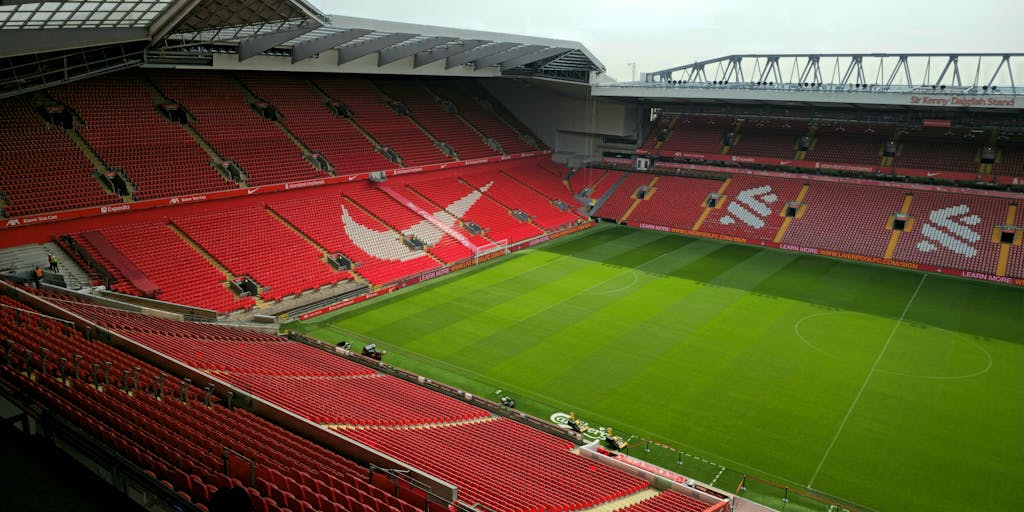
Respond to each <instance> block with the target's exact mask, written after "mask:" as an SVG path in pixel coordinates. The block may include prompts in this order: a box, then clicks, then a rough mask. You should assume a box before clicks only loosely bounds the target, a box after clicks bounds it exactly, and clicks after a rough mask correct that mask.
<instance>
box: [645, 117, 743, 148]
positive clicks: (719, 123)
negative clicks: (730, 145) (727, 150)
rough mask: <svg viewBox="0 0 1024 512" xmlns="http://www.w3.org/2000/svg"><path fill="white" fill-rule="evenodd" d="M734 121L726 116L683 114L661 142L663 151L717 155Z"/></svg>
mask: <svg viewBox="0 0 1024 512" xmlns="http://www.w3.org/2000/svg"><path fill="white" fill-rule="evenodd" d="M732 122H733V121H732V120H731V119H728V118H724V117H707V118H705V117H695V116H681V117H680V118H679V120H677V121H676V124H675V126H674V127H673V128H672V131H671V133H670V135H669V137H668V139H666V140H665V142H663V143H662V144H661V151H683V152H690V153H707V154H712V155H717V154H719V153H721V152H722V146H723V145H724V143H723V142H722V139H723V136H724V135H725V134H726V133H728V132H729V131H731V130H732V129H733V128H732Z"/></svg>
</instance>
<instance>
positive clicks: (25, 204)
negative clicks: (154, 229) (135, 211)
mask: <svg viewBox="0 0 1024 512" xmlns="http://www.w3.org/2000/svg"><path fill="white" fill-rule="evenodd" d="M0 126H2V127H3V129H0V192H2V193H3V198H4V199H5V200H6V202H7V206H5V207H3V208H2V210H3V211H2V212H0V213H2V214H3V215H5V216H7V217H15V216H20V215H30V214H34V213H42V212H53V211H58V210H72V209H75V208H84V207H87V206H98V205H101V204H112V203H119V202H121V198H120V197H118V196H116V195H114V194H110V193H108V192H106V191H105V190H103V188H102V187H101V186H100V184H99V182H98V181H96V179H95V178H93V175H92V174H93V171H94V168H93V166H92V163H90V162H89V160H88V159H87V158H86V157H85V155H84V154H82V152H81V151H80V150H79V149H78V148H77V147H76V146H75V144H74V142H72V140H71V139H70V138H69V137H68V136H67V134H65V133H64V131H63V130H62V129H61V128H58V127H56V126H52V125H49V124H47V123H45V122H44V121H43V120H42V119H41V118H40V117H39V116H38V115H37V114H36V113H35V112H33V104H32V102H31V100H30V98H29V97H28V95H22V96H16V97H14V98H7V99H4V100H0Z"/></svg>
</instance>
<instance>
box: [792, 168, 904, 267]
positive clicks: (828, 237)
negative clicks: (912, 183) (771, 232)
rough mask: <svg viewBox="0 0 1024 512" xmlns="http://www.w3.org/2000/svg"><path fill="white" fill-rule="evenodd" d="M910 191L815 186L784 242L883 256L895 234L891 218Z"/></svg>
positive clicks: (849, 186)
mask: <svg viewBox="0 0 1024 512" xmlns="http://www.w3.org/2000/svg"><path fill="white" fill-rule="evenodd" d="M905 196H906V191H905V190H901V189H895V188H880V187H863V186H858V185H843V184H839V183H814V184H813V185H812V186H811V187H810V189H808V191H807V195H806V196H805V197H804V200H803V203H804V204H806V205H807V206H806V209H805V210H804V215H803V217H801V218H798V219H794V220H793V222H792V224H790V226H789V229H788V230H786V234H785V236H784V237H783V238H782V242H784V243H787V244H793V245H799V246H802V247H815V248H818V249H831V250H834V251H840V252H848V253H852V254H862V255H865V256H874V257H882V256H883V255H884V253H885V248H886V245H887V244H888V242H889V238H890V236H891V235H892V231H889V230H888V229H886V227H887V223H888V222H889V217H890V216H891V215H893V214H895V213H897V212H899V211H900V206H901V203H902V202H903V198H904V197H905Z"/></svg>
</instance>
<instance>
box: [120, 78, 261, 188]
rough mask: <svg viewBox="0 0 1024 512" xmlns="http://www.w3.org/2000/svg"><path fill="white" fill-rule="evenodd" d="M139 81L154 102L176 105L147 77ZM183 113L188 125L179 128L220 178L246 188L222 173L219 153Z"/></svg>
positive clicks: (190, 116) (242, 183) (189, 114)
mask: <svg viewBox="0 0 1024 512" xmlns="http://www.w3.org/2000/svg"><path fill="white" fill-rule="evenodd" d="M139 79H140V81H141V82H142V84H143V85H144V86H145V87H146V90H147V91H149V94H150V97H152V98H154V100H156V99H160V100H161V101H165V102H169V103H178V102H177V101H175V100H173V99H171V98H170V97H168V96H167V95H166V94H164V92H163V90H161V89H160V87H159V86H158V85H156V83H155V82H153V80H152V79H151V78H150V77H149V75H145V74H143V75H140V78H139ZM179 105H180V103H179ZM182 108H184V106H182ZM185 112H186V113H187V115H188V124H183V125H181V128H182V129H183V130H185V133H187V134H189V136H190V137H192V140H194V141H195V142H196V144H197V145H198V146H199V147H200V148H201V149H202V150H203V151H204V152H205V153H206V154H207V155H208V156H209V157H210V159H211V160H213V162H214V163H216V164H217V165H215V166H213V167H214V170H215V171H216V172H217V174H219V175H220V176H221V177H222V178H224V179H225V180H227V181H229V182H231V183H237V184H238V185H239V186H242V187H246V186H248V184H247V183H245V181H244V180H243V181H241V182H237V181H235V180H233V179H231V176H228V175H227V174H226V173H225V172H224V171H223V169H222V168H221V164H223V163H224V161H225V160H224V158H223V157H221V156H220V153H218V152H217V150H216V149H213V146H212V145H210V143H209V142H207V141H206V139H204V138H203V136H202V135H200V134H199V132H198V131H196V129H195V127H194V126H192V123H193V122H194V121H195V118H194V117H192V113H191V112H189V111H188V109H185Z"/></svg>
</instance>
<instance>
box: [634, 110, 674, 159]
mask: <svg viewBox="0 0 1024 512" xmlns="http://www.w3.org/2000/svg"><path fill="white" fill-rule="evenodd" d="M675 119H677V116H674V115H660V116H658V119H657V120H656V121H655V122H654V126H652V127H651V131H649V132H647V138H646V139H644V144H643V146H641V147H642V148H643V149H646V150H648V151H654V150H655V149H657V146H658V142H659V141H658V135H659V134H660V133H662V131H664V132H665V133H666V134H668V129H669V128H668V127H669V125H670V124H672V121H673V120H675Z"/></svg>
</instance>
